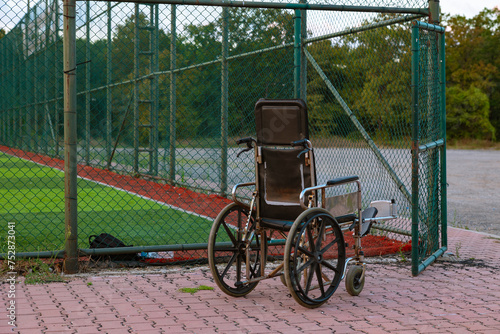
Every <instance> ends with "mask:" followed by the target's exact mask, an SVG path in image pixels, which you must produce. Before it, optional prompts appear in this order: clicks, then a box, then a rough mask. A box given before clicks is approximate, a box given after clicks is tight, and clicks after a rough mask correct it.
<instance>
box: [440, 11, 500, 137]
mask: <svg viewBox="0 0 500 334" xmlns="http://www.w3.org/2000/svg"><path fill="white" fill-rule="evenodd" d="M444 21H445V23H446V24H447V25H448V29H447V33H446V43H447V44H446V80H447V85H448V87H449V89H451V88H453V87H458V88H459V89H453V90H452V92H451V93H449V94H451V95H450V96H451V98H452V99H454V101H455V102H457V100H456V99H455V97H457V96H461V98H460V99H459V100H461V101H465V100H467V101H469V102H470V103H472V104H474V105H478V104H479V103H480V101H471V100H470V99H471V98H472V97H476V98H480V96H481V101H482V98H484V97H486V98H487V99H488V108H487V110H486V109H485V110H484V112H480V113H474V117H485V118H486V120H487V121H489V122H490V123H491V124H492V125H493V127H494V128H495V131H496V132H498V131H500V91H499V89H498V87H499V85H500V58H499V57H498V50H500V10H499V9H498V8H493V9H486V8H485V9H484V10H483V11H481V12H480V13H479V14H478V15H476V16H475V17H473V18H471V19H467V18H465V17H464V16H460V15H457V16H450V15H445V19H444ZM476 90H479V91H480V92H482V93H483V94H484V95H481V94H479V92H477V91H476ZM473 92H474V93H473ZM465 95H467V96H468V98H467V99H466V98H465ZM457 98H458V97H457ZM447 105H449V108H451V109H447V111H448V113H449V114H451V115H458V114H462V113H463V112H467V111H472V110H471V109H470V108H461V109H460V110H456V109H454V108H457V105H456V104H454V103H450V104H447ZM459 105H462V106H463V104H459ZM485 106H486V105H485ZM471 117H472V116H471ZM448 118H449V117H448ZM452 119H453V120H451V121H452V122H454V121H455V120H456V119H455V118H453V117H452ZM486 120H482V121H481V123H482V124H486V123H487V122H486ZM485 127H486V128H489V126H486V125H485ZM481 129H483V130H484V128H481ZM470 130H471V131H473V132H474V131H475V130H474V128H470ZM483 130H479V132H478V133H480V134H481V136H485V137H481V136H480V137H477V136H476V134H474V133H471V134H468V137H474V138H478V139H493V138H495V135H494V133H493V134H491V133H490V132H489V131H483ZM450 131H452V132H451V133H450V136H452V137H453V136H457V135H458V134H456V133H454V132H453V131H455V127H453V126H452V127H450Z"/></svg>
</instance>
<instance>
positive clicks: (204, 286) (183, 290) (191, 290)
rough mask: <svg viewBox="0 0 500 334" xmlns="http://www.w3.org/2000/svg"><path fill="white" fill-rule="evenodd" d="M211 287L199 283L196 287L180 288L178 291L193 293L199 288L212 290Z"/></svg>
mask: <svg viewBox="0 0 500 334" xmlns="http://www.w3.org/2000/svg"><path fill="white" fill-rule="evenodd" d="M213 289H214V288H212V287H211V286H206V285H200V286H199V287H197V288H180V289H179V291H180V292H184V293H190V294H195V293H196V292H198V291H201V290H213Z"/></svg>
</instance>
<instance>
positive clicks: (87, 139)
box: [85, 2, 109, 165]
mask: <svg viewBox="0 0 500 334" xmlns="http://www.w3.org/2000/svg"><path fill="white" fill-rule="evenodd" d="M108 5H109V4H108ZM85 11H86V13H85V14H86V15H85V21H86V22H85V27H86V31H85V51H86V58H87V59H86V60H87V61H88V60H90V2H87V3H86V6H85ZM90 66H91V63H86V64H85V89H86V90H87V92H86V93H85V163H86V164H87V165H89V164H90Z"/></svg>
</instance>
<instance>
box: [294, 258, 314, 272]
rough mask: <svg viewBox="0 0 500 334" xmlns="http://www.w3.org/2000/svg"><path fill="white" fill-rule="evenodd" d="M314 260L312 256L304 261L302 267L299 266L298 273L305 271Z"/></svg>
mask: <svg viewBox="0 0 500 334" xmlns="http://www.w3.org/2000/svg"><path fill="white" fill-rule="evenodd" d="M313 262H314V260H313V259H312V258H309V260H308V261H307V262H306V263H304V264H303V265H301V266H300V267H298V268H297V269H296V270H297V272H298V273H301V272H303V271H304V270H306V268H307V267H309V266H310V265H311V263H313Z"/></svg>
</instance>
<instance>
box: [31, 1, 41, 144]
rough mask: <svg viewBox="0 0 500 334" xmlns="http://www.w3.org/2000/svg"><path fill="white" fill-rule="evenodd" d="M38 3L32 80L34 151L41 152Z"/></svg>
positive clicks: (35, 9) (35, 7)
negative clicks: (38, 82) (38, 81)
mask: <svg viewBox="0 0 500 334" xmlns="http://www.w3.org/2000/svg"><path fill="white" fill-rule="evenodd" d="M38 8H39V6H38V4H37V5H35V6H34V7H33V10H34V11H35V21H34V26H35V31H34V33H33V35H35V47H34V50H33V53H32V55H33V72H32V76H33V77H32V82H33V112H34V118H33V127H34V132H35V134H34V139H35V147H34V152H35V153H39V150H40V142H39V140H40V138H39V136H40V133H39V127H38V121H39V120H38V103H39V101H40V97H39V94H38V87H39V86H38V85H37V80H38V72H39V70H40V69H39V64H38V62H39V57H38V51H39V45H38V20H37V18H38Z"/></svg>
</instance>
